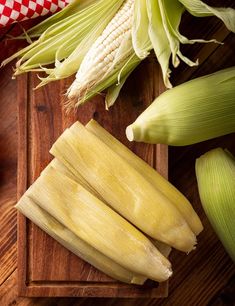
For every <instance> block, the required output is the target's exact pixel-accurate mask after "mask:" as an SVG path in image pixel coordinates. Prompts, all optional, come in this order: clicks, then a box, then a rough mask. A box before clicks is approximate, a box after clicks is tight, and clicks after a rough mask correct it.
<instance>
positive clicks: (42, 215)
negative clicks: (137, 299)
mask: <svg viewBox="0 0 235 306" xmlns="http://www.w3.org/2000/svg"><path fill="white" fill-rule="evenodd" d="M55 183H56V182H55ZM38 201H40V199H38V200H37V202H38ZM16 208H17V209H18V210H19V211H20V212H21V213H22V214H23V215H24V216H26V217H27V218H29V219H30V220H31V221H32V222H33V223H35V224H36V225H37V226H39V227H40V228H41V229H42V230H44V231H45V232H46V233H47V234H49V235H50V236H51V237H53V238H54V239H55V240H57V241H58V242H59V243H60V244H62V245H63V246H64V247H66V248H67V249H68V250H70V251H71V252H73V253H74V254H75V255H77V256H79V257H80V258H82V259H83V260H85V261H87V262H88V263H90V264H91V265H93V266H94V267H96V268H97V269H98V270H100V271H102V272H104V273H105V274H107V275H109V276H110V277H112V278H114V279H117V280H119V281H122V282H125V283H133V284H138V285H142V284H143V283H144V282H145V280H146V277H144V276H140V275H137V274H135V273H133V272H131V271H128V270H126V269H125V268H124V267H122V266H121V265H119V264H117V263H116V262H115V261H113V260H111V259H110V258H109V257H107V256H105V255H104V254H102V253H101V252H99V251H98V250H97V249H95V248H94V247H92V246H90V245H89V244H87V243H86V242H85V241H83V240H82V239H80V238H79V237H78V236H77V235H75V234H74V233H73V232H72V231H70V230H69V229H68V228H67V227H65V226H64V225H63V224H61V223H60V222H59V221H57V220H56V219H55V218H54V217H53V216H52V215H50V214H49V213H47V212H46V211H45V210H44V209H42V208H41V207H40V206H39V205H37V203H36V202H35V201H33V200H32V199H31V198H30V197H28V196H26V195H24V196H23V197H22V198H21V199H20V201H19V202H18V203H17V205H16ZM162 249H163V251H165V249H164V248H163V247H162Z"/></svg>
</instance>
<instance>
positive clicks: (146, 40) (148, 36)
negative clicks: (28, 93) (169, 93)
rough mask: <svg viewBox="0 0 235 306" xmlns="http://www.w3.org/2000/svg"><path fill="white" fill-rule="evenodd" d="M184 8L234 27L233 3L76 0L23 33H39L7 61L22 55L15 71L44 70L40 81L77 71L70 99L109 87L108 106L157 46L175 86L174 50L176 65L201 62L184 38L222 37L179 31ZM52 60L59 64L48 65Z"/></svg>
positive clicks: (74, 102) (73, 102)
mask: <svg viewBox="0 0 235 306" xmlns="http://www.w3.org/2000/svg"><path fill="white" fill-rule="evenodd" d="M124 8H127V9H126V10H125V9H124ZM185 8H186V9H187V10H188V11H189V12H190V13H191V14H193V15H194V16H199V17H204V16H217V17H218V18H220V19H221V20H222V21H223V22H224V23H225V25H226V26H227V28H228V29H229V30H231V31H233V32H235V24H234V19H235V18H234V16H235V11H234V10H233V9H231V8H214V7H211V6H208V5H206V4H205V3H203V2H202V1H199V0H193V1H188V0H181V1H177V0H166V1H165V0H164V1H163V0H159V1H155V0H146V1H141V0H135V1H134V0H97V1H95V0H93V1H92V0H86V1H82V2H79V1H78V0H76V1H75V2H73V3H71V5H69V6H68V7H67V8H65V9H64V10H63V11H61V12H59V13H57V14H55V15H54V16H52V17H50V18H49V19H47V20H46V21H43V22H42V23H41V24H39V25H37V26H35V27H33V28H32V29H31V30H29V31H28V32H27V33H26V34H25V35H23V37H25V38H26V39H28V40H29V41H30V40H31V38H34V37H38V36H39V35H40V37H39V38H38V40H36V41H35V42H33V43H32V44H30V46H28V47H26V48H24V49H23V50H21V51H19V52H17V53H16V54H14V55H13V56H11V57H10V58H8V59H6V60H5V61H4V62H3V63H2V65H5V64H6V63H8V62H9V61H11V60H13V59H14V58H16V57H18V56H20V57H21V58H20V60H19V61H18V63H17V66H16V71H15V74H14V75H18V74H21V73H24V72H28V71H44V72H45V73H46V74H47V76H46V77H44V78H41V77H39V79H40V80H41V83H40V84H39V85H38V86H37V87H40V86H44V85H45V84H47V83H49V82H51V81H55V80H59V79H63V78H66V77H68V76H71V75H72V74H74V73H76V72H77V76H76V80H75V81H74V83H73V84H72V85H71V87H70V88H69V90H68V92H67V95H68V99H69V100H70V101H69V102H67V105H68V106H78V105H80V104H82V103H84V102H85V101H87V100H88V99H90V98H91V97H93V96H94V95H96V94H97V93H100V92H101V91H103V90H104V89H107V88H110V89H109V91H108V96H107V99H106V108H108V107H109V106H111V105H113V103H114V102H115V99H116V98H117V96H118V94H119V91H120V89H121V88H122V86H123V84H124V82H125V80H126V78H127V77H128V75H129V74H130V73H131V72H132V71H133V69H134V68H135V67H136V66H137V65H138V64H139V63H140V61H141V60H142V59H144V58H145V57H146V56H147V55H148V53H149V52H150V50H151V49H152V48H153V49H154V51H155V54H156V56H157V58H158V61H159V64H160V66H161V69H162V73H163V79H164V83H165V85H166V87H168V88H170V87H172V85H171V83H170V81H169V77H170V73H171V71H170V69H169V60H170V57H171V55H172V62H173V66H177V65H178V64H179V62H180V60H183V61H184V62H186V63H187V64H188V65H189V66H194V65H197V64H198V61H196V62H193V61H191V60H190V59H188V58H187V57H186V56H184V55H183V54H182V53H181V51H180V43H183V44H185V43H187V44H193V43H195V42H212V41H213V42H217V41H216V40H214V39H212V40H209V41H205V40H203V39H188V38H187V37H185V36H183V35H182V34H181V33H180V32H179V24H180V21H181V17H182V13H183V11H184V9H185ZM112 18H113V19H112ZM123 18H124V19H123ZM111 19H112V20H111ZM123 20H124V21H125V22H124V21H123ZM110 32H112V34H111V35H109V33H110ZM125 32H129V34H128V33H127V34H125ZM129 36H130V37H129ZM129 40H130V42H132V43H133V46H132V44H131V48H129V51H128V52H127V49H126V50H125V52H124V51H122V52H120V50H122V49H123V45H124V46H125V44H126V43H128V41H129ZM103 42H105V43H107V45H106V46H105V47H102V44H101V43H103ZM117 50H119V51H117ZM116 53H119V56H116V55H115V54H116ZM133 62H134V64H133ZM51 63H54V64H55V67H54V68H47V65H48V64H51ZM130 63H131V64H130ZM80 65H81V67H80Z"/></svg>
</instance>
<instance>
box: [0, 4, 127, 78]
mask: <svg viewBox="0 0 235 306" xmlns="http://www.w3.org/2000/svg"><path fill="white" fill-rule="evenodd" d="M122 2H123V0H111V1H110V0H99V1H95V0H93V1H88V4H89V5H85V6H82V7H79V6H78V9H76V12H75V13H74V5H69V6H68V7H67V8H65V9H66V10H67V11H66V14H65V15H66V18H64V19H62V17H61V14H62V12H63V10H62V11H61V12H58V13H57V14H58V15H59V17H58V16H57V14H55V15H54V16H52V17H51V18H52V21H55V22H56V23H55V24H52V25H50V24H51V23H52V21H49V22H48V23H47V22H46V21H43V22H42V23H41V24H39V25H38V26H37V27H36V28H32V33H33V34H32V33H30V31H29V36H30V35H31V34H32V35H34V34H35V32H37V31H42V29H44V26H45V24H46V25H50V26H49V28H47V29H46V30H45V31H44V32H43V33H42V34H41V36H40V37H39V38H38V40H37V41H35V42H33V43H32V44H31V45H29V46H27V47H26V48H24V49H22V50H20V51H18V52H17V53H15V54H14V55H13V56H11V57H9V58H8V59H6V60H5V61H3V62H2V65H6V64H7V63H9V62H10V61H12V60H13V59H15V58H17V57H19V56H21V59H20V61H19V62H18V63H17V68H16V71H15V73H14V75H18V74H21V73H24V72H29V71H31V70H32V69H38V70H42V71H45V72H47V71H48V73H49V74H50V71H51V69H49V70H48V69H47V68H46V67H44V66H46V65H48V64H51V63H55V68H56V67H57V66H59V65H60V62H61V61H62V60H63V59H65V58H68V57H69V56H70V55H71V54H72V52H73V51H74V50H75V49H78V51H77V53H79V56H80V57H83V56H84V55H85V54H86V52H87V51H88V50H89V47H90V46H91V44H92V43H93V41H94V39H96V38H97V37H98V36H99V35H100V34H101V32H102V31H103V29H104V28H105V26H106V25H107V24H108V22H109V21H110V20H111V19H112V16H113V15H114V14H115V12H116V11H117V10H118V9H119V7H120V6H121V4H122ZM57 17H58V21H57ZM79 46H80V48H79ZM77 57H78V56H77ZM80 61H81V60H80ZM79 63H80V62H79V61H78V60H77V63H76V66H75V67H74V66H69V69H70V71H69V73H68V72H67V70H66V73H64V75H63V74H61V75H60V78H65V77H68V76H70V75H72V74H74V73H75V72H76V71H77V69H78V67H79V65H80V64H79ZM71 69H73V70H71ZM52 75H53V76H54V75H55V77H52V76H51V77H50V81H52V80H56V79H57V78H56V73H54V74H52Z"/></svg>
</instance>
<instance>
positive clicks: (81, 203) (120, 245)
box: [26, 167, 172, 282]
mask: <svg viewBox="0 0 235 306" xmlns="http://www.w3.org/2000/svg"><path fill="white" fill-rule="evenodd" d="M26 195H27V196H28V197H29V198H31V199H32V200H33V201H35V202H36V203H37V205H39V206H40V207H41V208H43V209H44V210H45V211H46V212H48V213H49V214H51V215H52V216H54V218H55V219H57V220H58V221H59V222H60V223H61V224H62V225H63V226H65V227H66V228H68V229H69V230H70V231H72V232H73V233H74V234H75V235H77V236H78V237H79V238H81V239H82V240H83V241H85V242H86V243H88V244H89V245H90V246H92V247H94V248H95V249H97V250H98V251H99V252H101V253H103V254H104V255H106V256H107V257H109V258H111V259H112V260H113V261H115V262H117V263H118V264H120V265H122V266H123V267H124V268H126V269H127V270H130V271H133V272H134V273H137V274H140V275H146V277H148V278H150V279H153V280H156V281H159V282H160V281H165V280H166V279H168V278H169V277H170V276H171V274H172V271H171V264H170V262H169V261H168V260H167V259H166V258H165V257H164V256H163V255H162V254H161V253H160V252H159V251H158V250H157V248H156V247H154V245H153V244H152V243H151V242H150V240H149V239H147V237H145V236H144V235H143V234H142V233H141V232H140V231H139V230H137V229H136V228H135V227H134V226H133V225H131V224H130V223H129V222H127V221H126V220H125V219H124V218H122V217H121V216H120V215H118V214H117V213H116V212H115V211H113V210H112V209H111V208H109V207H108V206H107V205H106V204H104V203H103V202H101V201H100V200H99V199H98V198H96V197H95V196H93V195H92V194H91V193H89V192H88V191H87V190H86V189H84V188H83V187H82V186H81V185H79V184H78V183H76V182H74V181H73V180H71V179H70V178H68V177H67V176H65V175H63V174H62V173H59V172H58V171H56V170H55V169H53V168H52V167H48V168H47V169H46V170H44V171H43V172H42V174H41V176H40V177H39V178H38V179H37V181H36V183H35V184H33V185H32V186H31V187H30V188H29V189H28V191H27V192H26Z"/></svg>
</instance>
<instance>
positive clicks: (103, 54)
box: [67, 0, 134, 104]
mask: <svg viewBox="0 0 235 306" xmlns="http://www.w3.org/2000/svg"><path fill="white" fill-rule="evenodd" d="M133 12H134V0H125V1H124V2H123V4H122V6H121V7H120V9H119V10H118V12H117V13H116V14H115V16H114V17H113V19H112V20H111V21H110V22H109V23H108V25H107V26H106V28H105V29H104V31H103V32H102V34H101V36H99V37H98V38H97V40H96V41H95V42H94V44H93V45H92V46H91V48H90V49H89V51H88V52H87V54H86V55H85V57H84V59H83V61H82V63H81V65H80V68H79V70H78V72H77V74H76V79H75V81H74V82H73V84H72V85H71V86H70V88H69V89H68V92H67V95H68V98H69V99H70V100H72V101H73V100H74V103H75V104H76V103H77V102H78V101H79V99H82V97H83V96H84V93H85V92H86V91H88V90H90V89H91V88H92V86H95V85H96V84H98V83H99V82H100V81H101V80H102V78H103V77H104V75H105V74H106V73H107V71H108V70H109V69H111V68H112V66H113V64H114V60H115V57H116V56H117V54H118V50H119V47H120V46H121V43H122V41H123V40H124V38H125V36H126V35H127V33H128V32H129V33H130V32H131V25H132V18H133ZM119 64H120V63H119Z"/></svg>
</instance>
